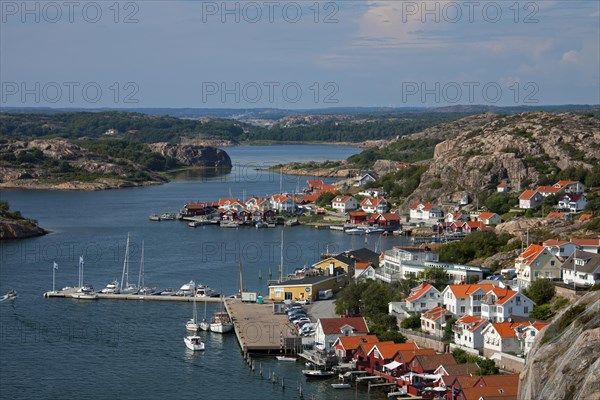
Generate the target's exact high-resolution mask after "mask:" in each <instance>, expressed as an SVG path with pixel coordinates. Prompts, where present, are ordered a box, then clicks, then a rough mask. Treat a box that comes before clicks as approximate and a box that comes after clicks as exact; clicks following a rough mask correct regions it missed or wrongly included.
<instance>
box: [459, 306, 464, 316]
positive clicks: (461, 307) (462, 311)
mask: <svg viewBox="0 0 600 400" xmlns="http://www.w3.org/2000/svg"><path fill="white" fill-rule="evenodd" d="M460 312H461V314H464V313H465V306H460Z"/></svg>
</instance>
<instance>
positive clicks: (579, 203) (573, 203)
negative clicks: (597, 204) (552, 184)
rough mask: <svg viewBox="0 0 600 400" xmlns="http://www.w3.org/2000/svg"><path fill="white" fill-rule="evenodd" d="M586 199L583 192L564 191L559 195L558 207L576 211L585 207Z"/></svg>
mask: <svg viewBox="0 0 600 400" xmlns="http://www.w3.org/2000/svg"><path fill="white" fill-rule="evenodd" d="M586 205H587V199H586V198H585V195H584V194H583V193H566V194H564V195H562V196H560V199H559V200H558V207H559V208H564V209H568V210H569V211H571V212H573V213H574V212H578V211H581V210H583V209H584V208H585V206H586Z"/></svg>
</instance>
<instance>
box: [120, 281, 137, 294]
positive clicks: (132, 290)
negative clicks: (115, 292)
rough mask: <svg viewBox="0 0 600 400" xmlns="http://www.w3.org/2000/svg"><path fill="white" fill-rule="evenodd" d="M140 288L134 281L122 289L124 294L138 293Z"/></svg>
mask: <svg viewBox="0 0 600 400" xmlns="http://www.w3.org/2000/svg"><path fill="white" fill-rule="evenodd" d="M139 291H140V289H139V288H138V287H137V286H136V285H135V284H133V283H130V284H129V285H127V286H126V287H125V289H123V290H122V291H121V293H122V294H138V292H139Z"/></svg>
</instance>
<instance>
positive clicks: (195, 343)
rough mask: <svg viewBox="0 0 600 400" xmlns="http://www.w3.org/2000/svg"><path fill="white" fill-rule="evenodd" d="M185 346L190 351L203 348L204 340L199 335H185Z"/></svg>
mask: <svg viewBox="0 0 600 400" xmlns="http://www.w3.org/2000/svg"><path fill="white" fill-rule="evenodd" d="M183 341H184V342H185V346H186V347H187V348H188V349H190V350H192V351H202V350H204V342H203V341H202V338H201V337H200V336H186V337H184V338H183Z"/></svg>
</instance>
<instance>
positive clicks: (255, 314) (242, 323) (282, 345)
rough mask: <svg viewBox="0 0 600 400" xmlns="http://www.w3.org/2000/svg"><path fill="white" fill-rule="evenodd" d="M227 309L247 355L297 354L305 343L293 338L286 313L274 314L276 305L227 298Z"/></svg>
mask: <svg viewBox="0 0 600 400" xmlns="http://www.w3.org/2000/svg"><path fill="white" fill-rule="evenodd" d="M225 308H226V310H227V313H228V314H229V317H230V318H231V320H232V322H233V329H234V331H235V335H236V337H237V339H238V343H239V345H240V348H241V349H242V351H243V352H244V353H263V354H278V355H279V354H283V353H287V354H290V353H296V352H298V351H299V350H300V349H301V348H302V340H301V338H299V337H296V336H295V335H294V329H293V327H292V326H291V325H290V323H289V322H288V319H287V315H286V314H275V313H273V303H270V302H269V303H265V304H258V303H244V302H242V301H241V300H239V299H225Z"/></svg>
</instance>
